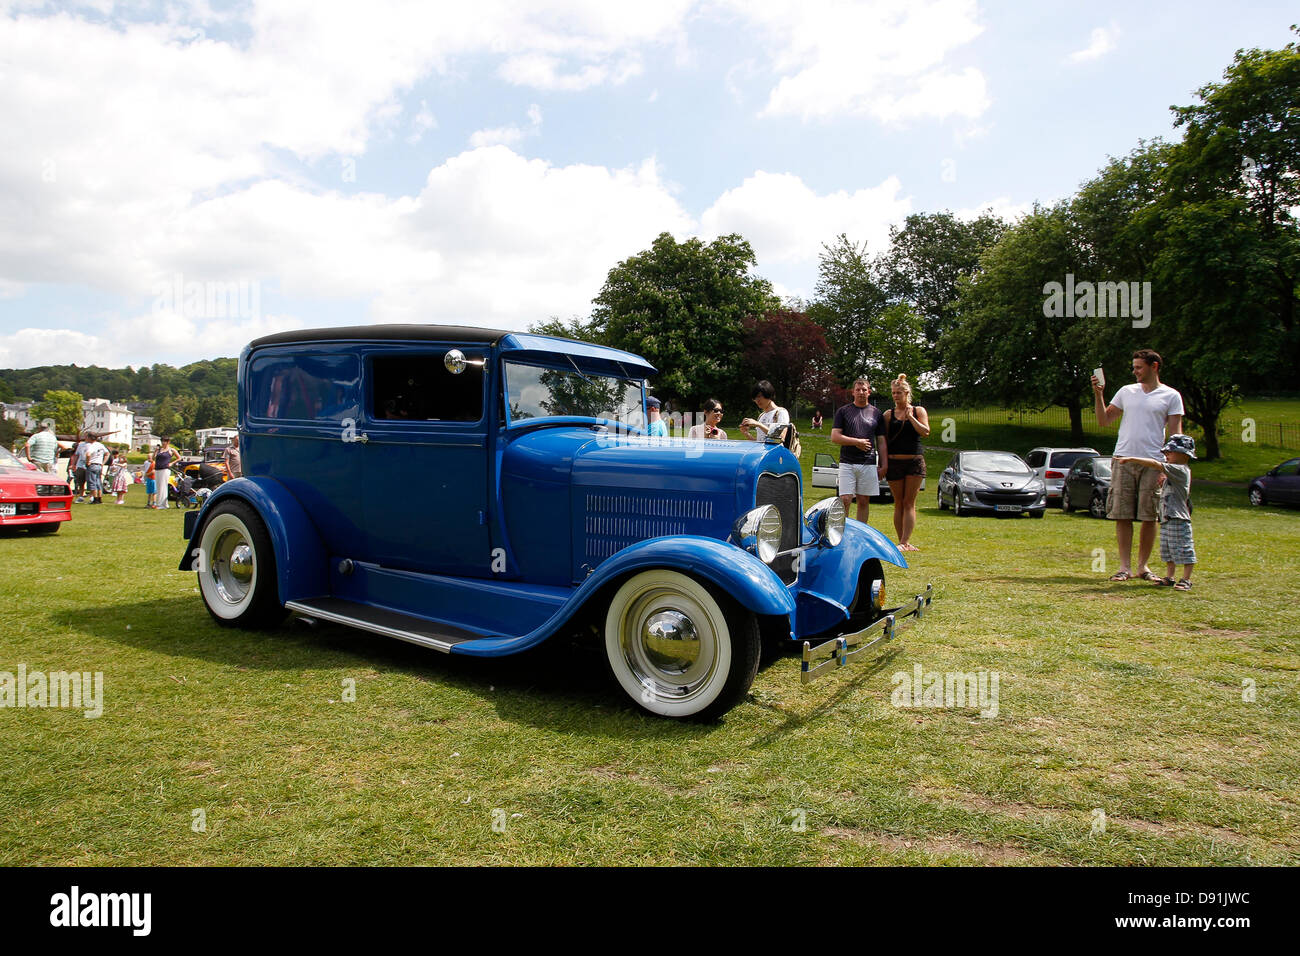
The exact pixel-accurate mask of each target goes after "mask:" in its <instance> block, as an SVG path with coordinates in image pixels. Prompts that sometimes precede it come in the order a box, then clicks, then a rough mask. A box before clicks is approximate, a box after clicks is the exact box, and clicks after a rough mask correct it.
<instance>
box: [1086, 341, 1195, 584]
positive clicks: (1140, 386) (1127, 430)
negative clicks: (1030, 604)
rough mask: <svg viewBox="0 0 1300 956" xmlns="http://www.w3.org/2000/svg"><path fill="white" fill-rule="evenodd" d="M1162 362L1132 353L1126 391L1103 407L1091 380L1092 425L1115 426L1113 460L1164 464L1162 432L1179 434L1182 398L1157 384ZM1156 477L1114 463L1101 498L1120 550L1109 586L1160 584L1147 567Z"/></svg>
mask: <svg viewBox="0 0 1300 956" xmlns="http://www.w3.org/2000/svg"><path fill="white" fill-rule="evenodd" d="M1162 365H1163V362H1162V361H1161V359H1160V355H1159V353H1157V352H1154V351H1152V350H1151V349H1138V350H1137V351H1136V352H1134V353H1133V377H1134V378H1135V379H1136V380H1137V381H1136V382H1134V383H1133V384H1132V385H1125V386H1124V387H1123V388H1121V389H1120V390H1119V391H1118V392H1116V393H1115V397H1114V398H1113V399H1111V403H1110V404H1109V405H1107V404H1106V403H1105V399H1104V398H1103V396H1102V385H1101V382H1099V381H1098V380H1097V376H1095V375H1094V376H1093V377H1092V394H1093V400H1094V404H1095V410H1096V413H1097V424H1098V425H1100V426H1102V427H1103V428H1104V427H1106V426H1107V425H1111V424H1113V423H1114V422H1115V421H1117V420H1119V423H1120V424H1119V439H1118V440H1117V441H1116V442H1115V453H1114V454H1115V457H1116V458H1149V459H1157V460H1163V458H1164V455H1163V453H1162V452H1161V449H1162V448H1163V447H1164V444H1165V432H1166V429H1167V430H1168V432H1169V434H1171V435H1177V434H1179V433H1181V432H1182V430H1183V397H1182V395H1180V394H1178V392H1177V390H1176V389H1172V388H1170V387H1169V386H1168V385H1163V384H1161V382H1160V369H1161V367H1162ZM1160 477H1161V473H1160V472H1158V471H1155V470H1153V469H1149V468H1143V467H1142V466H1141V465H1139V464H1137V463H1135V462H1129V461H1125V462H1119V463H1117V464H1115V465H1114V466H1113V467H1112V468H1111V479H1110V493H1109V494H1108V495H1107V497H1106V516H1107V517H1108V518H1110V519H1111V520H1113V521H1114V522H1115V543H1116V545H1117V547H1118V549H1119V570H1118V571H1116V572H1115V573H1114V574H1113V575H1111V578H1110V579H1111V580H1112V581H1127V580H1129V578H1132V577H1135V576H1136V577H1138V578H1141V579H1142V580H1144V581H1159V580H1160V577H1159V575H1157V574H1155V573H1154V572H1153V571H1152V570H1151V569H1150V568H1149V567H1147V560H1148V559H1149V558H1150V557H1151V550H1152V548H1153V547H1154V546H1155V540H1156V520H1157V517H1158V515H1159V501H1160ZM1134 521H1139V522H1141V525H1142V527H1141V530H1140V532H1139V535H1138V573H1137V574H1136V575H1134V574H1133V571H1132V564H1131V561H1132V555H1133V522H1134Z"/></svg>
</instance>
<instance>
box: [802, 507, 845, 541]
mask: <svg viewBox="0 0 1300 956" xmlns="http://www.w3.org/2000/svg"><path fill="white" fill-rule="evenodd" d="M847 519H848V512H846V511H845V510H844V502H843V501H841V500H840V499H839V498H837V497H836V496H834V495H831V497H829V498H823V499H822V500H821V501H819V502H817V503H816V504H814V505H813V506H812V507H810V508H809V509H808V510H807V511H805V512H804V523H805V524H806V525H807V526H808V530H809V531H811V532H812V533H813V534H815V535H816V536H817V539H818V540H819V541H821V542H822V543H823V544H826V545H829V546H830V547H832V548H833V547H835V546H836V545H837V544H839V543H840V542H841V541H843V540H844V523H845V521H846V520H847Z"/></svg>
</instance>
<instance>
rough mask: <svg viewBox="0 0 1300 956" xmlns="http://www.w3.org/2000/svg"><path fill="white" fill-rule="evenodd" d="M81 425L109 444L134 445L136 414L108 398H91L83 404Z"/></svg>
mask: <svg viewBox="0 0 1300 956" xmlns="http://www.w3.org/2000/svg"><path fill="white" fill-rule="evenodd" d="M81 424H82V427H83V428H84V429H85V430H86V431H88V432H95V433H97V434H98V435H99V436H100V437H101V438H103V439H104V440H105V441H107V442H113V443H120V444H123V445H130V444H134V439H135V413H134V412H132V411H131V409H129V408H127V407H126V406H125V405H115V404H114V403H113V402H110V401H109V400H108V399H106V398H90V399H86V400H85V401H83V402H82V403H81Z"/></svg>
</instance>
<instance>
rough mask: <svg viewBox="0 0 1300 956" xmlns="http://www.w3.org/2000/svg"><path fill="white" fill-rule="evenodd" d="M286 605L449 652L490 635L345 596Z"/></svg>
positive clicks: (326, 618) (319, 618)
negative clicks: (358, 602) (359, 601)
mask: <svg viewBox="0 0 1300 956" xmlns="http://www.w3.org/2000/svg"><path fill="white" fill-rule="evenodd" d="M284 606H285V607H286V608H288V609H289V610H290V611H297V612H298V613H299V614H301V615H302V616H303V617H309V618H314V619H316V620H321V621H330V622H332V623H334V624H346V625H347V626H348V627H356V628H360V629H361V630H363V631H370V632H372V633H374V634H383V635H384V636H385V637H395V638H397V639H398V640H399V641H406V642H407V643H410V644H418V645H420V646H421V647H431V648H433V649H434V650H435V651H442V652H443V653H444V654H450V653H451V649H452V648H453V647H454V646H455V645H457V644H464V643H465V642H466V641H476V640H479V639H480V638H483V637H487V636H489V635H486V634H475V633H474V632H473V631H467V630H465V629H464V628H460V627H456V626H455V625H454V624H439V623H437V622H436V621H426V620H424V618H420V617H412V616H411V615H410V614H402V613H401V612H400V611H389V610H387V609H386V608H381V607H371V606H370V605H367V604H357V603H356V602H354V601H345V600H343V599H342V598H333V597H326V598H313V599H311V600H309V601H289V602H287V603H286V604H285V605H284Z"/></svg>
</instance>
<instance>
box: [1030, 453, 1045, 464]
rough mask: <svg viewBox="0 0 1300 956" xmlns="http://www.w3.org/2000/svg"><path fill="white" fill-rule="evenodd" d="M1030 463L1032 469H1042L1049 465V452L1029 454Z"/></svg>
mask: <svg viewBox="0 0 1300 956" xmlns="http://www.w3.org/2000/svg"><path fill="white" fill-rule="evenodd" d="M1028 462H1029V467H1030V468H1042V467H1043V465H1045V464H1047V452H1045V451H1031V452H1030V453H1029V458H1028Z"/></svg>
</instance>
